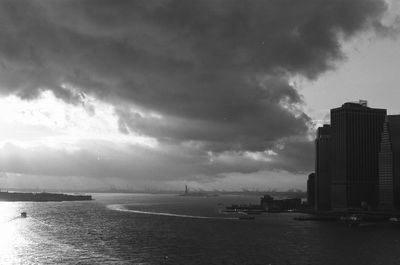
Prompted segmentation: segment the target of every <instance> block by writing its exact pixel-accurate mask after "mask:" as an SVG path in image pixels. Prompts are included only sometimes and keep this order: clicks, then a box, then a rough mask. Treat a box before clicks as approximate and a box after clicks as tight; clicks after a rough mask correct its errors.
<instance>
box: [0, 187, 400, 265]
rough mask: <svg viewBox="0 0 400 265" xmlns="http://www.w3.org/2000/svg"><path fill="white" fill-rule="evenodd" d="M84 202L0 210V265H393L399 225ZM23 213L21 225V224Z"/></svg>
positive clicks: (197, 205) (134, 198)
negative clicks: (252, 216) (244, 216)
mask: <svg viewBox="0 0 400 265" xmlns="http://www.w3.org/2000/svg"><path fill="white" fill-rule="evenodd" d="M94 198H95V200H94V201H91V202H46V203H35V202H0V264H263V265H264V264H400V225H398V224H388V223H385V224H384V223H379V224H364V225H361V226H360V227H355V228H354V227H353V228H351V227H347V226H346V225H344V224H343V223H340V222H313V221H302V222H301V221H294V220H293V217H294V216H298V215H299V214H295V213H283V214H263V215H260V216H257V217H256V219H255V220H238V219H237V216H232V215H226V214H223V213H221V212H220V209H222V208H224V207H225V206H227V205H229V204H231V203H238V202H242V203H245V202H252V203H258V198H257V197H240V196H221V197H210V198H202V197H180V196H174V195H143V194H141V195H138V194H124V195H121V194H97V195H94ZM22 211H26V212H27V213H28V218H19V215H20V213H21V212H22Z"/></svg>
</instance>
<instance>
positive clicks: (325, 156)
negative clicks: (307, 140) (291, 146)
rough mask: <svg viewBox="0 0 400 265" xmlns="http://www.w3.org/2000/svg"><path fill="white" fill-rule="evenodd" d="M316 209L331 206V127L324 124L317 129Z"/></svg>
mask: <svg viewBox="0 0 400 265" xmlns="http://www.w3.org/2000/svg"><path fill="white" fill-rule="evenodd" d="M315 149H316V150H315V151H316V156H315V174H316V178H315V210H317V211H324V210H329V209H330V208H331V163H332V159H331V127H330V126H329V125H324V126H323V127H319V128H318V130H317V138H316V139H315Z"/></svg>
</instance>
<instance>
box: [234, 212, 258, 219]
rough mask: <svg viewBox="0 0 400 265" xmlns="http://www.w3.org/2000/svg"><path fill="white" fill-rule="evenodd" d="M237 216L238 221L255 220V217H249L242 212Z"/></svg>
mask: <svg viewBox="0 0 400 265" xmlns="http://www.w3.org/2000/svg"><path fill="white" fill-rule="evenodd" d="M239 214H240V215H239V216H238V219H239V220H254V219H255V217H254V216H251V215H247V213H244V212H239Z"/></svg>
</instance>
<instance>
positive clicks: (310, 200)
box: [307, 173, 315, 208]
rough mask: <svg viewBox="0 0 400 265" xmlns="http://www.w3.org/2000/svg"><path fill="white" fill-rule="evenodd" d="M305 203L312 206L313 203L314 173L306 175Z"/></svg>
mask: <svg viewBox="0 0 400 265" xmlns="http://www.w3.org/2000/svg"><path fill="white" fill-rule="evenodd" d="M307 204H308V206H309V207H312V208H314V205H315V173H311V174H310V175H308V180H307Z"/></svg>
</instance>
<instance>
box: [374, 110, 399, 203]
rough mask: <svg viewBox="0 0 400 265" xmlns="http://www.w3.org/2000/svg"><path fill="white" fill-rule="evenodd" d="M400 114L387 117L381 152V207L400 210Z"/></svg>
mask: <svg viewBox="0 0 400 265" xmlns="http://www.w3.org/2000/svg"><path fill="white" fill-rule="evenodd" d="M399 192H400V115H390V116H387V117H386V121H385V124H384V126H383V132H382V137H381V148H380V152H379V209H380V210H393V209H396V210H400V194H399Z"/></svg>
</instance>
